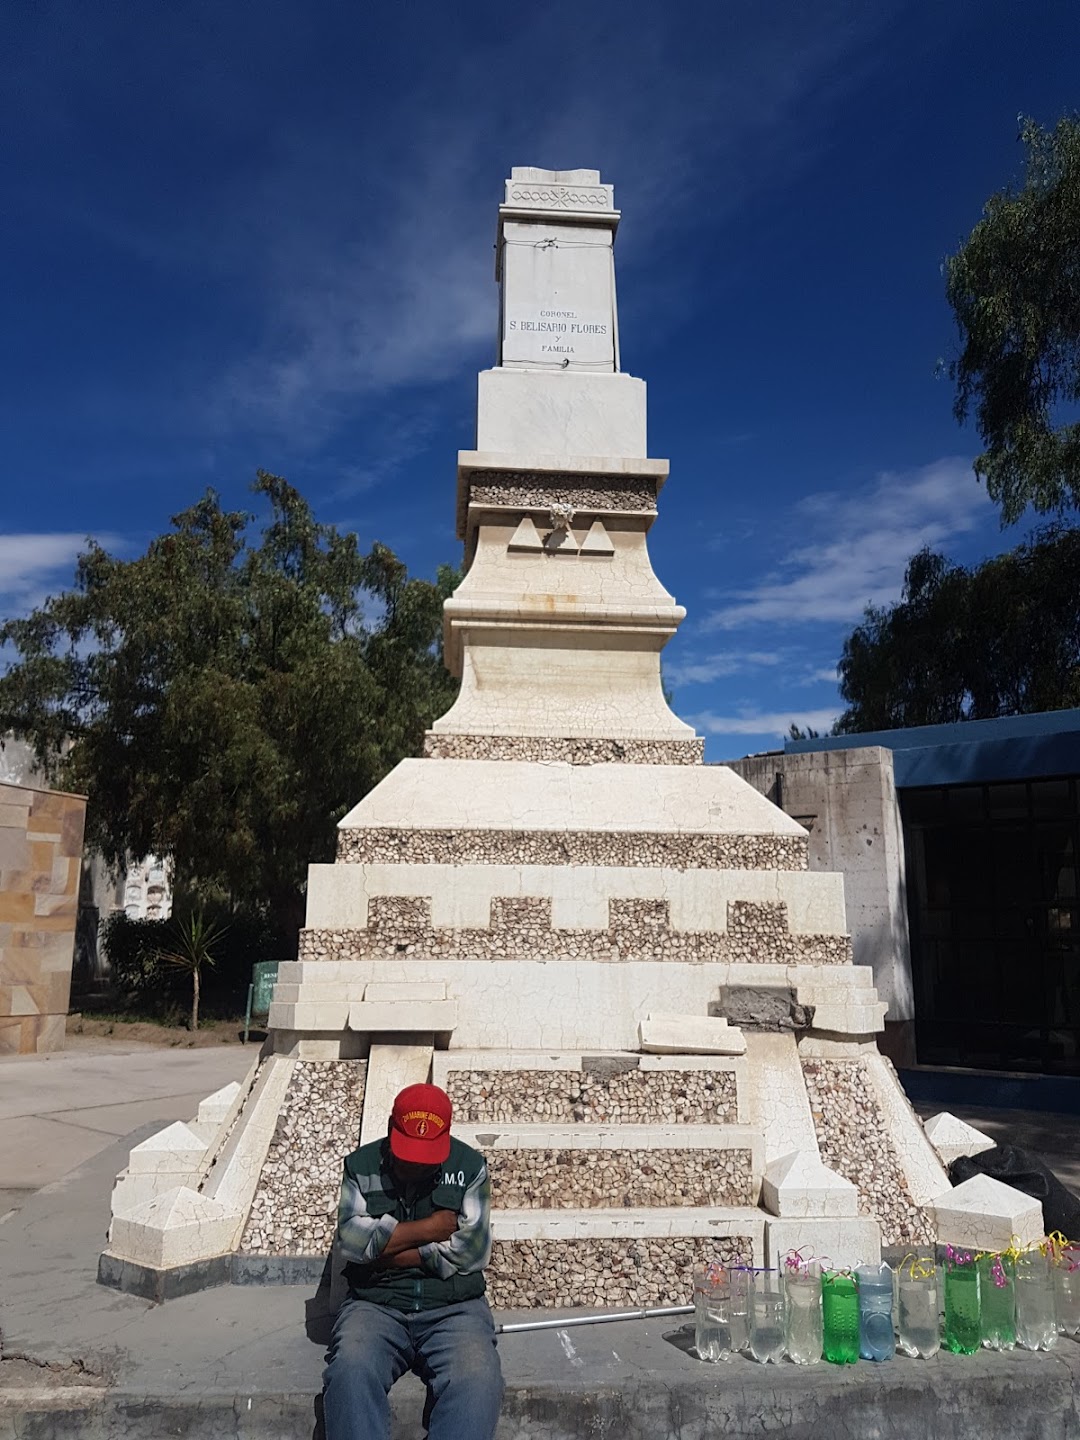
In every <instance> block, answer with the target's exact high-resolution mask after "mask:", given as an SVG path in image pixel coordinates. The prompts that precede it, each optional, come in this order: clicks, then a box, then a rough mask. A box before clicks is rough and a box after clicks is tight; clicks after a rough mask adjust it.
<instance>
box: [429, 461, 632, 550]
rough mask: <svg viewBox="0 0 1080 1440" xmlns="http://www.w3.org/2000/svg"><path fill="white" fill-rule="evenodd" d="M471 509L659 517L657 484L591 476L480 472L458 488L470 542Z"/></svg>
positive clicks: (461, 531)
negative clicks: (563, 509)
mask: <svg viewBox="0 0 1080 1440" xmlns="http://www.w3.org/2000/svg"><path fill="white" fill-rule="evenodd" d="M470 505H505V506H513V507H514V508H516V509H520V510H536V509H543V510H547V509H549V508H550V507H551V506H552V505H572V506H573V507H574V509H575V510H576V511H578V512H579V513H581V514H587V513H588V512H589V511H598V512H602V511H605V510H631V511H635V512H640V513H641V514H645V515H649V514H655V513H656V481H655V480H652V479H650V478H649V477H648V476H645V475H585V474H580V475H579V474H573V473H566V474H560V475H559V477H558V479H557V480H553V479H552V477H551V476H550V475H548V474H545V473H543V472H540V471H528V470H483V471H476V470H474V471H473V472H472V473H471V474H470V475H469V477H468V483H467V484H465V485H461V486H460V487H459V488H458V506H457V533H458V539H459V540H464V538H465V526H466V520H467V517H468V507H469V506H470Z"/></svg>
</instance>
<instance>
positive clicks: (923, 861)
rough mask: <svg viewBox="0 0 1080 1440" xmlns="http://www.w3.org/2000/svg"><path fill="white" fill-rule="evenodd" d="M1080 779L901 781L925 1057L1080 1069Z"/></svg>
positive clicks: (919, 1032)
mask: <svg viewBox="0 0 1080 1440" xmlns="http://www.w3.org/2000/svg"><path fill="white" fill-rule="evenodd" d="M1078 791H1080V785H1078V780H1077V778H1076V777H1064V778H1059V779H1053V780H1035V781H1009V782H1008V783H1001V784H994V785H953V786H934V787H928V788H926V789H920V790H905V791H902V792H901V796H900V806H901V814H902V817H903V821H904V836H905V844H906V852H907V883H908V911H909V918H910V923H911V960H912V976H913V980H914V984H915V1033H916V1046H917V1050H918V1057H919V1060H920V1061H921V1062H922V1063H923V1064H930V1065H964V1066H972V1067H976V1068H982V1069H990V1070H1042V1071H1048V1072H1051V1073H1057V1074H1072V1075H1080V903H1078V897H1080V805H1078Z"/></svg>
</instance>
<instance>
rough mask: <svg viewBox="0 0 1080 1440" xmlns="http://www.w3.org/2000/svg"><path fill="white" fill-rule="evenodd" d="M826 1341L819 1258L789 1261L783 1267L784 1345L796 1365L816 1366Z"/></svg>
mask: <svg viewBox="0 0 1080 1440" xmlns="http://www.w3.org/2000/svg"><path fill="white" fill-rule="evenodd" d="M823 1340H824V1336H823V1333H822V1316H821V1266H820V1265H819V1264H818V1262H817V1261H816V1260H808V1261H802V1260H798V1259H796V1260H794V1261H791V1260H789V1261H788V1262H787V1264H786V1265H785V1269H784V1348H785V1349H786V1350H787V1353H788V1356H789V1358H790V1359H792V1360H794V1362H795V1364H796V1365H816V1364H817V1363H818V1361H819V1360H820V1359H821V1352H822V1348H823Z"/></svg>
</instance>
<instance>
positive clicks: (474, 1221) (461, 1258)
mask: <svg viewBox="0 0 1080 1440" xmlns="http://www.w3.org/2000/svg"><path fill="white" fill-rule="evenodd" d="M490 1259H491V1181H490V1180H489V1179H488V1171H487V1166H486V1165H481V1167H480V1170H479V1172H478V1174H477V1176H476V1179H475V1180H474V1181H473V1182H472V1184H471V1185H470V1186H469V1187H468V1188H467V1189H466V1191H465V1194H464V1196H463V1197H462V1201H461V1209H460V1210H459V1211H458V1228H457V1229H456V1230H455V1231H454V1233H453V1235H451V1236H450V1239H449V1240H438V1241H435V1242H433V1243H432V1244H430V1245H421V1246H420V1262H421V1264H422V1265H423V1267H424V1269H425V1270H426V1271H428V1273H429V1274H431V1275H438V1276H440V1278H441V1279H443V1280H449V1279H450V1278H451V1276H453V1275H473V1274H475V1273H476V1271H477V1270H483V1269H484V1267H485V1266H486V1265H487V1263H488V1261H489V1260H490Z"/></svg>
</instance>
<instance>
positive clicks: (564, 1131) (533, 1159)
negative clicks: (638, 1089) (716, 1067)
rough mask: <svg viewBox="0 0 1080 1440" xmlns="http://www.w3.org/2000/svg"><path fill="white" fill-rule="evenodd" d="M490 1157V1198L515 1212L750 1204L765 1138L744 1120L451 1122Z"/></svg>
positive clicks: (756, 1193) (755, 1196)
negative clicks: (679, 1122) (693, 1122)
mask: <svg viewBox="0 0 1080 1440" xmlns="http://www.w3.org/2000/svg"><path fill="white" fill-rule="evenodd" d="M454 1134H455V1135H456V1136H457V1137H458V1139H459V1140H463V1141H464V1142H465V1144H466V1145H472V1146H474V1147H475V1148H476V1149H477V1150H480V1151H482V1152H483V1154H484V1155H485V1156H486V1158H487V1162H488V1170H489V1172H490V1175H491V1194H492V1204H493V1205H495V1206H498V1207H502V1208H507V1209H521V1210H534V1209H535V1210H575V1209H581V1210H588V1209H594V1208H595V1209H605V1208H611V1207H614V1206H620V1207H624V1208H626V1209H628V1210H638V1209H641V1208H648V1207H655V1206H657V1205H666V1206H669V1207H680V1208H681V1207H683V1206H701V1205H737V1206H738V1205H746V1206H750V1205H756V1204H757V1202H758V1199H759V1197H760V1194H761V1175H762V1171H763V1169H764V1153H765V1150H764V1137H763V1135H762V1132H761V1131H760V1130H757V1129H754V1128H753V1127H752V1126H749V1125H664V1126H660V1125H506V1126H502V1125H500V1126H492V1127H491V1128H488V1127H486V1126H481V1125H461V1124H459V1123H458V1122H457V1121H455V1122H454Z"/></svg>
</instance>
